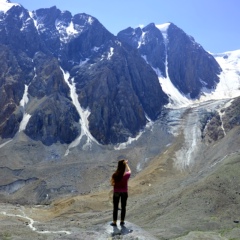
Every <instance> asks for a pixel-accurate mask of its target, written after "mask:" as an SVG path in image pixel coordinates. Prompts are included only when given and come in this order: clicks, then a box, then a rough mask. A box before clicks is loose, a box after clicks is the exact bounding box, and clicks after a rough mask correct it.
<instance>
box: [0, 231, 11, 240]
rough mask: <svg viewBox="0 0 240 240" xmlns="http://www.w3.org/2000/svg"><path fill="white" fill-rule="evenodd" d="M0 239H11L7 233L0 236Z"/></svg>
mask: <svg viewBox="0 0 240 240" xmlns="http://www.w3.org/2000/svg"><path fill="white" fill-rule="evenodd" d="M0 237H1V239H2V240H10V239H12V236H11V233H9V232H4V233H2V234H0Z"/></svg>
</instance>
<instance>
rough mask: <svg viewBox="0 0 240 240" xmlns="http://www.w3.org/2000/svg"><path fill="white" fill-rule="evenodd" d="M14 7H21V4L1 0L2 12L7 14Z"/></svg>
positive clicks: (0, 8) (0, 10)
mask: <svg viewBox="0 0 240 240" xmlns="http://www.w3.org/2000/svg"><path fill="white" fill-rule="evenodd" d="M13 6H20V4H18V3H11V1H9V0H0V12H4V13H6V12H7V11H8V10H9V9H10V8H12V7H13Z"/></svg>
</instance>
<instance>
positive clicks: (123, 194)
mask: <svg viewBox="0 0 240 240" xmlns="http://www.w3.org/2000/svg"><path fill="white" fill-rule="evenodd" d="M130 175H131V169H130V167H129V166H128V160H124V159H123V160H120V161H118V167H117V170H116V172H115V173H114V174H113V175H112V179H111V184H112V186H113V222H112V223H111V226H117V217H118V203H119V200H120V198H121V221H120V225H121V226H123V225H124V224H125V223H124V219H125V215H126V205H127V198H128V179H129V178H130Z"/></svg>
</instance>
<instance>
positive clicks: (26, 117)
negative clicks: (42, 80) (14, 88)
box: [18, 85, 31, 132]
mask: <svg viewBox="0 0 240 240" xmlns="http://www.w3.org/2000/svg"><path fill="white" fill-rule="evenodd" d="M28 101H29V98H28V86H27V85H25V90H24V94H23V97H22V99H21V101H20V106H21V107H23V119H22V121H21V123H20V125H19V130H18V131H19V132H21V131H24V130H25V129H26V126H27V124H28V122H29V119H30V118H31V115H30V114H28V113H26V112H25V107H26V105H27V103H28Z"/></svg>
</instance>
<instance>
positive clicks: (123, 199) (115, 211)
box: [113, 192, 128, 222]
mask: <svg viewBox="0 0 240 240" xmlns="http://www.w3.org/2000/svg"><path fill="white" fill-rule="evenodd" d="M120 198H121V221H122V222H123V221H124V219H125V215H126V205H127V198H128V193H127V192H115V193H113V221H117V216H118V204H119V200H120Z"/></svg>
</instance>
